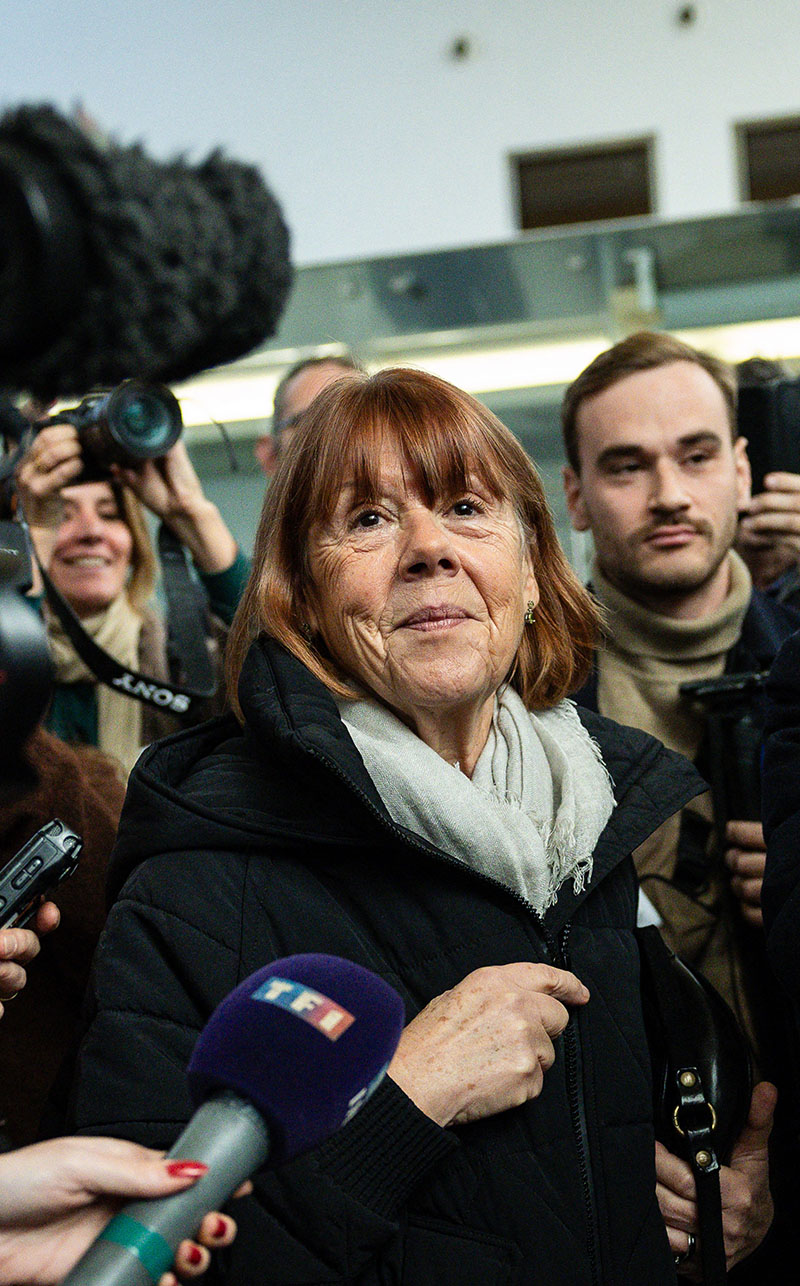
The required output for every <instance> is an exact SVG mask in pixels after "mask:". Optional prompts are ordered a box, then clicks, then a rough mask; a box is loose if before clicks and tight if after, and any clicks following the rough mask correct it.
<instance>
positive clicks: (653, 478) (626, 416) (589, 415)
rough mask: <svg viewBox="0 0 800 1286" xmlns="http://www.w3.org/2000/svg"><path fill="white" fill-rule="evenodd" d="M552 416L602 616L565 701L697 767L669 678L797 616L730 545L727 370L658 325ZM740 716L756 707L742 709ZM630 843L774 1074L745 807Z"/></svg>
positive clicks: (769, 643) (660, 913) (688, 719)
mask: <svg viewBox="0 0 800 1286" xmlns="http://www.w3.org/2000/svg"><path fill="white" fill-rule="evenodd" d="M562 425H563V430H564V441H565V447H566V454H567V459H568V462H569V463H568V464H567V465H566V467H565V469H564V487H565V491H566V497H567V505H568V508H569V513H570V518H571V521H572V525H573V527H574V528H575V529H576V530H577V531H591V533H592V536H593V538H594V547H595V560H594V566H593V571H592V589H593V592H594V594H595V596H596V598H597V599H598V600H599V602H600V603H601V605H602V607H603V609H604V612H605V615H606V622H607V626H606V630H605V639H604V646H603V648H602V649H601V650H600V651H599V652H598V655H597V661H596V666H595V671H594V674H593V676H592V678H591V679H590V681H589V683H588V684H587V685H586V686H585V687H584V688H583V689H582V690H581V691H580V692H579V693H577V694H576V699H577V700H578V702H579V703H581V704H583V705H586V706H589V707H591V708H594V709H598V710H599V711H600V712H601V713H602V714H604V715H608V716H610V717H611V718H613V719H616V720H617V721H618V722H620V723H623V724H629V725H633V726H635V727H638V728H642V729H644V730H646V731H647V732H650V733H652V734H654V735H655V736H657V737H659V738H660V739H661V740H662V741H663V742H664V743H665V744H666V745H668V746H670V747H671V748H672V749H674V750H679V751H681V752H682V753H684V754H686V755H687V756H688V757H689V758H691V759H693V760H695V761H697V763H698V766H699V767H700V768H701V769H703V768H705V770H706V776H708V767H707V765H708V744H707V731H708V730H707V719H706V716H705V714H704V713H703V710H702V709H701V708H698V706H697V704H696V703H693V702H692V701H690V700H687V699H686V698H685V697H684V696H682V695H681V693H680V690H679V689H680V687H681V685H682V684H684V683H687V682H690V681H692V680H707V679H714V678H718V677H721V676H722V675H723V674H725V673H744V672H747V673H752V672H761V671H764V670H766V669H768V668H769V666H770V665H771V663H772V661H773V659H774V657H775V655H776V653H777V651H778V648H779V647H780V645H781V643H782V642H783V640H784V639H785V638H786V637H788V635H789V634H791V633H792V631H793V630H795V629H797V628H798V626H799V625H800V614H799V613H797V612H795V611H793V610H792V609H790V608H788V607H786V606H784V605H783V604H780V603H777V602H775V601H774V600H772V599H769V598H767V597H766V596H765V595H763V594H761V593H760V592H759V591H758V590H756V589H754V588H753V585H752V580H751V577H750V573H749V572H748V570H747V567H746V566H745V563H744V562H743V561H742V559H741V558H740V557H739V556H738V554H736V553H735V551H734V550H733V548H732V546H733V542H734V539H735V537H736V532H737V525H738V521H739V515H740V514H741V513H743V512H745V511H746V510H747V506H748V503H749V501H750V469H749V464H748V460H747V453H746V442H745V440H744V439H743V438H741V437H738V436H737V430H736V379H735V375H734V373H733V372H732V371H731V370H730V369H729V368H728V367H727V366H726V365H725V364H724V363H722V362H719V361H718V360H716V359H715V358H713V357H711V356H709V355H707V354H705V353H701V352H698V351H697V350H696V349H694V348H691V347H690V346H688V345H686V344H683V343H681V342H680V341H678V340H676V339H673V338H671V337H670V336H667V335H663V334H655V333H650V332H642V333H640V334H637V335H633V336H630V337H629V338H627V339H625V340H622V341H621V342H620V343H618V344H615V345H614V346H613V347H612V348H610V349H608V350H607V351H606V352H604V353H601V354H600V355H599V357H597V358H596V359H595V360H594V361H593V362H592V363H591V364H590V365H589V366H588V367H587V368H586V369H585V370H584V371H583V372H582V373H581V374H580V375H579V376H578V378H577V379H576V380H575V381H574V382H573V384H571V385H570V387H569V388H568V389H567V391H566V394H565V397H564V403H563V407H562ZM753 715H754V717H755V718H756V720H758V719H759V718H760V717H761V714H760V711H759V709H758V706H757V705H756V706H755V708H754V711H753ZM635 856H636V864H637V870H638V873H639V878H640V884H641V892H642V895H643V896H642V899H641V905H642V913H643V916H644V917H645V918H650V919H656V920H657V921H658V922H660V923H661V926H662V931H663V932H664V934H665V936H666V937H667V939H668V940H669V941H670V943H671V945H672V946H673V947H674V949H675V950H676V951H677V953H678V954H679V955H680V956H682V957H683V958H684V959H687V960H688V961H689V962H691V963H692V964H694V965H695V966H696V967H697V968H699V969H700V970H701V971H702V972H703V973H704V974H705V975H706V976H707V977H708V978H709V980H710V981H711V982H712V983H713V984H714V985H715V986H716V987H717V989H718V990H719V991H720V992H721V993H722V994H723V995H724V996H725V997H726V999H727V1000H728V1002H729V1003H730V1004H731V1005H732V1007H733V1008H734V1009H735V1010H736V1012H737V1013H738V1015H739V1017H740V1020H741V1022H742V1025H743V1027H744V1029H745V1031H746V1033H747V1035H748V1037H749V1039H750V1042H751V1045H752V1048H753V1051H754V1055H755V1057H756V1061H757V1065H758V1066H759V1069H760V1071H761V1072H763V1073H764V1074H766V1075H768V1076H770V1077H771V1078H773V1079H776V1080H777V1081H778V1082H779V1083H780V1082H783V1083H786V1077H785V1076H784V1075H783V1074H782V1073H781V1071H780V1067H779V1066H778V1065H776V1063H777V1059H778V1055H779V1047H780V1038H779V1037H778V1034H777V1022H776V1021H775V1020H771V1019H769V1017H768V1015H769V1011H770V1009H771V1008H774V1005H770V1002H774V1000H775V997H776V985H775V984H774V982H773V981H772V979H771V976H770V974H769V972H768V969H767V966H766V961H765V957H764V951H763V921H762V915H761V884H762V880H763V875H764V863H765V857H766V854H765V847H764V836H763V831H762V828H761V823H760V821H753V820H750V819H747V818H741V819H736V818H735V817H734V819H733V820H730V821H728V822H727V826H726V830H725V842H724V846H723V852H722V853H719V852H715V846H714V826H713V814H712V804H711V797H710V795H706V796H703V797H702V798H701V799H700V800H699V801H695V802H694V803H693V804H692V805H691V806H690V807H687V808H686V809H685V810H684V811H683V813H682V814H681V815H680V816H679V817H678V818H675V819H672V820H671V821H670V822H669V823H667V824H666V825H665V826H663V827H662V828H661V829H660V830H659V831H657V832H656V834H655V835H654V836H653V837H652V838H651V840H650V841H648V843H647V844H646V845H644V846H643V847H642V848H641V849H640V850H639V851H638V853H637V854H636V855H635ZM765 1019H767V1021H764V1020H765ZM779 1110H780V1105H779ZM784 1168H785V1166H784V1164H783V1163H782V1161H781V1160H780V1159H778V1166H777V1169H778V1172H779V1173H780V1172H781V1171H783V1170H784ZM779 1205H783V1203H782V1202H781V1203H779ZM784 1210H785V1207H784ZM776 1239H777V1233H776V1236H774V1237H772V1238H770V1239H768V1241H769V1240H772V1241H773V1243H774V1242H775V1241H776ZM768 1253H770V1252H769V1250H768V1247H767V1246H765V1248H764V1251H763V1252H759V1253H758V1254H757V1255H756V1256H755V1257H754V1259H753V1261H752V1266H751V1261H748V1262H747V1264H745V1265H742V1267H741V1268H740V1269H737V1270H735V1273H741V1274H742V1276H741V1280H749V1278H747V1276H746V1274H747V1273H748V1272H752V1271H758V1272H760V1273H763V1271H764V1269H765V1267H766V1265H764V1266H762V1267H761V1268H759V1269H756V1264H755V1260H757V1259H759V1258H760V1256H761V1254H768ZM753 1280H765V1279H764V1278H763V1277H758V1278H753Z"/></svg>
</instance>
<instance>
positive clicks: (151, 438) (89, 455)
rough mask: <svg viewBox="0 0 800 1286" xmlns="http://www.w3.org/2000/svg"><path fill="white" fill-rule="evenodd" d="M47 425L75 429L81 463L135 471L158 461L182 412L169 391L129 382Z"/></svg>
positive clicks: (172, 440)
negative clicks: (148, 463) (141, 466)
mask: <svg viewBox="0 0 800 1286" xmlns="http://www.w3.org/2000/svg"><path fill="white" fill-rule="evenodd" d="M47 423H48V424H65V423H66V424H72V425H74V426H75V428H76V429H77V431H78V438H79V440H80V444H81V450H82V452H83V455H84V458H85V460H86V461H87V462H88V463H89V464H90V465H91V466H92V467H93V468H94V469H97V470H100V471H104V470H107V469H108V466H109V465H111V464H119V465H122V466H123V467H128V468H135V467H136V465H137V464H140V463H141V461H142V460H153V459H158V458H159V457H160V456H163V455H165V454H166V452H167V451H168V450H169V448H170V447H171V446H173V445H174V443H175V442H177V440H178V438H179V437H180V435H181V430H182V429H183V418H182V416H181V408H180V406H179V404H178V400H177V398H176V397H175V396H174V395H173V394H172V393H171V392H170V390H169V389H168V388H167V387H166V386H165V385H163V384H146V383H144V382H143V381H141V380H133V379H131V380H123V381H122V383H121V384H119V385H118V386H117V387H116V388H115V389H112V391H111V392H110V393H94V394H92V395H90V396H89V397H85V398H84V399H83V401H82V402H81V403H80V404H79V405H78V406H73V407H68V408H67V409H66V410H63V411H59V412H58V414H57V415H55V416H52V417H51V418H50V419H49V420H48V421H47ZM38 427H39V428H41V427H42V425H41V424H40V425H39V426H38Z"/></svg>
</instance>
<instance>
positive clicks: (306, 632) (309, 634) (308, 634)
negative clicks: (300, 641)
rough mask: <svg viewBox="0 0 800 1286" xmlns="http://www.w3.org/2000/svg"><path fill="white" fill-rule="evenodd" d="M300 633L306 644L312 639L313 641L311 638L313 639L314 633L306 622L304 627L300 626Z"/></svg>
mask: <svg viewBox="0 0 800 1286" xmlns="http://www.w3.org/2000/svg"><path fill="white" fill-rule="evenodd" d="M300 633H301V634H302V636H303V638H304V639H305V641H306V643H310V642H311V640H312V639H313V637H314V632H313V630H312V629H311V626H310V625H309V624H308V622H307V621H306V623H305V624H304V625H301V626H300Z"/></svg>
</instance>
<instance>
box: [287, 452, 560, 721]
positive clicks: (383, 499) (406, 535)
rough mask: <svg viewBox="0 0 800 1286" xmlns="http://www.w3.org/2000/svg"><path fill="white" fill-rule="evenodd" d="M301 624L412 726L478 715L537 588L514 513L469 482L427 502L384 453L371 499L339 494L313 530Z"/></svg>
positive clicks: (508, 659) (501, 674)
mask: <svg viewBox="0 0 800 1286" xmlns="http://www.w3.org/2000/svg"><path fill="white" fill-rule="evenodd" d="M309 544H310V549H309V554H310V571H311V580H312V588H311V592H310V594H309V603H308V608H309V616H310V623H311V626H312V628H313V629H314V630H315V631H317V632H319V633H320V634H321V635H322V638H323V639H324V641H325V643H326V645H327V647H328V649H329V651H330V652H331V654H332V655H333V657H334V658H335V659H336V660H337V661H338V663H339V665H340V666H341V667H342V668H343V669H344V670H345V671H346V672H347V673H348V674H350V675H352V676H353V677H354V678H356V679H357V680H358V681H359V682H360V683H361V684H362V685H363V686H364V687H366V688H368V689H369V690H370V691H371V692H373V693H374V694H375V695H376V696H377V697H379V698H380V699H381V700H382V701H384V702H385V703H386V704H388V705H389V706H391V707H392V708H393V709H394V710H396V711H397V712H398V713H400V714H401V715H404V716H406V718H407V720H408V721H410V722H411V723H412V725H414V726H416V727H417V728H419V726H420V722H421V719H420V716H423V715H424V720H423V721H425V722H427V721H429V720H430V718H431V716H433V717H434V718H435V719H439V720H444V721H446V720H447V719H448V718H451V717H453V716H455V715H456V714H458V715H461V714H464V713H466V714H468V715H469V714H475V713H476V712H481V711H483V709H484V707H485V706H486V704H487V703H490V702H491V701H492V699H493V697H494V693H495V692H496V690H497V688H498V687H499V685H500V684H501V683H502V682H503V680H504V679H505V677H506V675H507V674H508V672H509V670H510V668H511V666H512V663H513V660H514V657H515V655H516V652H517V648H518V646H519V641H520V636H521V632H522V629H523V615H524V612H525V607H526V604H527V602H528V601H529V600H533V601H534V602H536V601H538V589H537V587H536V580H535V577H534V574H533V568H532V566H531V563H530V559H529V555H528V552H527V549H526V548H524V547H523V541H522V533H521V529H520V524H519V522H518V520H517V517H516V515H515V513H514V510H513V508H512V506H511V505H510V504H509V503H508V502H507V501H498V500H496V499H495V498H494V497H492V496H491V495H490V494H489V493H488V492H487V490H486V488H485V487H484V486H483V485H482V484H480V483H478V482H477V481H476V480H473V482H472V485H471V487H470V489H469V490H468V491H467V492H466V493H465V494H463V495H457V496H453V497H452V498H450V499H448V500H447V501H434V502H433V503H432V504H429V503H428V502H427V501H426V499H425V498H424V496H423V495H422V493H421V492H420V489H419V487H418V485H417V484H416V483H415V481H414V479H413V478H412V477H411V476H410V475H409V474H408V473H407V472H406V471H405V470H404V466H403V461H402V458H401V457H400V456H399V455H398V454H397V453H396V452H394V453H393V454H392V453H390V452H387V453H386V454H385V457H384V463H383V466H382V470H381V478H380V487H379V495H378V496H376V497H375V498H374V500H371V501H370V502H369V503H367V504H360V505H355V504H354V488H353V486H352V484H349V485H346V486H345V487H344V488H343V489H342V492H341V494H340V496H339V501H338V504H337V507H336V510H335V513H334V515H333V517H332V519H331V521H330V522H329V523H328V524H326V525H325V526H322V525H320V526H319V527H317V528H315V529H313V530H312V532H311V537H310V542H309Z"/></svg>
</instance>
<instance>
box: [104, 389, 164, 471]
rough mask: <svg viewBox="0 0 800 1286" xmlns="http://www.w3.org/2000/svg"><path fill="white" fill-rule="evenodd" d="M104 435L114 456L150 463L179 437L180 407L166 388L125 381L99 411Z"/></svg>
mask: <svg viewBox="0 0 800 1286" xmlns="http://www.w3.org/2000/svg"><path fill="white" fill-rule="evenodd" d="M103 418H104V420H105V423H106V426H107V429H108V433H109V434H110V436H111V438H112V439H113V441H114V443H115V444H116V447H117V452H116V454H117V455H121V456H124V457H126V458H127V459H128V460H133V461H136V460H152V459H156V458H157V457H158V456H162V455H164V453H165V452H166V451H168V450H169V448H170V447H171V446H172V444H173V443H174V442H176V441H177V440H178V438H179V437H180V432H181V428H182V427H183V421H182V418H181V410H180V407H179V405H178V403H177V401H176V399H175V397H173V395H172V393H171V392H170V391H169V389H168V388H164V387H162V386H159V385H147V384H141V383H140V382H139V381H138V380H126V382H125V383H124V384H121V385H120V386H119V388H116V389H115V390H114V392H113V393H112V394H111V395H110V396H109V398H108V400H107V402H106V403H105V406H104V407H103Z"/></svg>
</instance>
